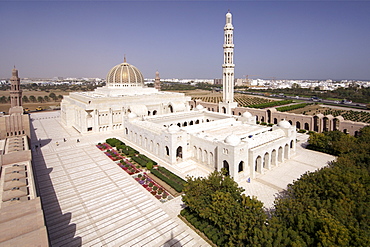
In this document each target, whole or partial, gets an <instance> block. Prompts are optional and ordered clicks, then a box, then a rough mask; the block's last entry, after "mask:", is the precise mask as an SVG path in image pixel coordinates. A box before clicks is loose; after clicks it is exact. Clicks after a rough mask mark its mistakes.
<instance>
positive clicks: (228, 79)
mask: <svg viewBox="0 0 370 247" xmlns="http://www.w3.org/2000/svg"><path fill="white" fill-rule="evenodd" d="M233 40H234V27H233V24H232V15H231V13H230V10H229V11H228V12H227V14H226V24H225V27H224V45H223V49H224V62H223V64H222V84H223V95H222V96H223V102H222V104H220V112H223V113H228V114H230V113H231V108H235V107H237V105H238V104H237V103H236V102H234V67H235V64H234V41H233Z"/></svg>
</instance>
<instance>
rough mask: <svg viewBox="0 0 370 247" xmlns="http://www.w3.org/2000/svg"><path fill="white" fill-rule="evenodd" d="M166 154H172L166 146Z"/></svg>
mask: <svg viewBox="0 0 370 247" xmlns="http://www.w3.org/2000/svg"><path fill="white" fill-rule="evenodd" d="M166 155H167V156H170V149H169V148H168V147H167V146H166Z"/></svg>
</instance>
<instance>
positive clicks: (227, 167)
mask: <svg viewBox="0 0 370 247" xmlns="http://www.w3.org/2000/svg"><path fill="white" fill-rule="evenodd" d="M222 167H223V168H224V169H225V170H226V176H230V169H229V163H228V162H227V161H226V160H224V161H223V166H222Z"/></svg>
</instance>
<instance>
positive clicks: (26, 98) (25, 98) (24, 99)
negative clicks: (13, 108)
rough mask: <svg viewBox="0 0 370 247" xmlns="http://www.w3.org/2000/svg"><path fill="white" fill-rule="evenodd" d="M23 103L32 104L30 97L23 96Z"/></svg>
mask: <svg viewBox="0 0 370 247" xmlns="http://www.w3.org/2000/svg"><path fill="white" fill-rule="evenodd" d="M22 102H24V103H28V102H30V101H29V99H28V97H27V96H26V95H23V97H22Z"/></svg>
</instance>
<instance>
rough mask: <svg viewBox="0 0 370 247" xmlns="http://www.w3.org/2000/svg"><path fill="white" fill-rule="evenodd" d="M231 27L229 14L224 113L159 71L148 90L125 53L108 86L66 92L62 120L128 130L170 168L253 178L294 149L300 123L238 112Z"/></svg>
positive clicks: (89, 128)
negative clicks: (167, 86) (165, 85)
mask: <svg viewBox="0 0 370 247" xmlns="http://www.w3.org/2000/svg"><path fill="white" fill-rule="evenodd" d="M233 32H234V27H233V25H232V15H231V13H227V14H226V24H225V27H224V44H223V51H224V61H223V65H222V70H223V101H222V102H220V103H219V107H218V109H219V112H212V111H209V110H207V109H206V108H204V107H203V106H202V105H197V106H196V107H192V104H190V102H191V98H190V97H188V96H185V95H184V94H182V93H173V92H163V91H160V79H159V73H158V72H157V73H156V80H155V87H154V88H148V87H145V86H144V79H143V75H142V73H141V72H140V70H139V69H137V68H136V67H135V66H133V65H131V64H128V63H127V61H126V58H125V59H124V62H123V63H121V64H118V65H116V66H115V67H113V68H112V69H111V70H110V71H109V72H108V74H107V78H106V81H107V84H106V86H104V87H101V88H97V89H96V90H95V91H93V92H74V93H70V94H69V96H66V97H64V99H63V101H62V103H61V120H62V123H63V124H64V125H66V126H68V127H73V128H75V129H76V130H77V131H79V132H80V133H88V132H102V131H108V130H120V131H123V132H124V135H125V138H126V139H127V140H129V141H130V142H132V143H134V144H135V145H137V146H139V147H141V148H142V149H144V150H146V151H147V152H148V153H150V154H151V155H153V156H155V157H157V158H159V159H161V160H163V161H165V162H167V163H168V164H170V165H176V164H179V163H181V162H184V161H188V160H192V161H195V162H196V163H197V164H198V165H199V166H203V167H204V168H206V169H207V170H210V171H212V170H221V169H222V168H225V169H226V170H227V171H228V173H229V174H230V176H232V177H233V178H234V179H235V181H237V182H239V181H245V180H247V179H249V178H255V177H256V175H257V173H264V171H265V170H268V169H271V168H272V167H273V166H277V165H278V164H279V162H283V161H284V159H289V158H290V157H291V155H292V154H294V153H295V149H296V128H295V126H292V125H291V124H290V123H289V122H288V121H285V120H282V121H280V122H278V123H277V124H276V125H273V126H272V127H267V126H261V125H257V124H256V117H255V116H252V114H251V113H249V112H244V113H243V114H241V115H240V116H233V115H232V109H233V108H235V107H237V103H236V102H234V67H235V64H234V61H233V58H234V43H233Z"/></svg>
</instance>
